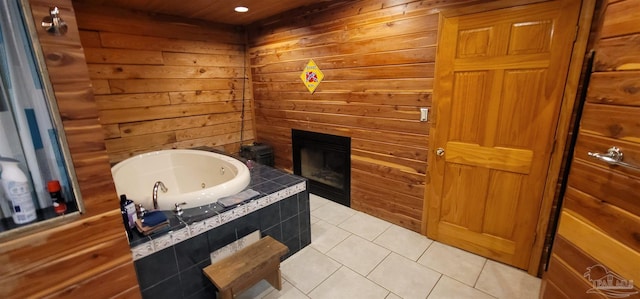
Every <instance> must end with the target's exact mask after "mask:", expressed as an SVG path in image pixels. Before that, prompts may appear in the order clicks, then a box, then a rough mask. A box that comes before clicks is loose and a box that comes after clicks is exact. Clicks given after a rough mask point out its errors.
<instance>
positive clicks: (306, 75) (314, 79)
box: [300, 59, 324, 93]
mask: <svg viewBox="0 0 640 299" xmlns="http://www.w3.org/2000/svg"><path fill="white" fill-rule="evenodd" d="M300 79H302V82H304V85H305V86H306V87H307V89H308V90H309V92H310V93H313V92H314V91H315V90H316V87H318V85H320V82H321V81H322V79H324V74H323V73H322V71H321V70H320V68H319V67H318V66H317V65H316V63H315V62H314V61H313V59H309V63H307V66H305V67H304V71H302V74H300Z"/></svg>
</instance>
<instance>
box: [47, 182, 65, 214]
mask: <svg viewBox="0 0 640 299" xmlns="http://www.w3.org/2000/svg"><path fill="white" fill-rule="evenodd" d="M47 189H48V190H49V194H50V195H51V200H53V210H54V211H55V212H56V214H58V215H62V214H64V212H66V211H67V203H66V202H65V201H64V198H63V197H62V193H61V191H60V182H58V181H49V182H48V183H47Z"/></svg>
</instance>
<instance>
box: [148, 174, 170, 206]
mask: <svg viewBox="0 0 640 299" xmlns="http://www.w3.org/2000/svg"><path fill="white" fill-rule="evenodd" d="M158 187H160V190H162V192H163V193H166V192H167V191H168V190H169V189H167V187H166V186H165V185H164V183H163V182H162V181H157V182H156V183H155V184H153V195H152V197H151V199H153V209H154V210H157V209H158Z"/></svg>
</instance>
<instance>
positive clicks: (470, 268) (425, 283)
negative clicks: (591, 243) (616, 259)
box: [237, 195, 540, 299]
mask: <svg viewBox="0 0 640 299" xmlns="http://www.w3.org/2000/svg"><path fill="white" fill-rule="evenodd" d="M310 199H311V201H310V204H311V238H312V242H311V245H310V246H307V247H306V248H304V249H303V250H301V251H300V252H298V253H296V254H295V255H293V256H291V257H290V258H289V259H287V260H286V261H284V262H283V263H282V265H281V271H282V278H283V288H282V290H281V291H277V290H276V289H274V288H272V287H271V286H270V285H269V284H268V283H267V282H265V281H262V282H260V283H258V284H257V285H255V286H254V287H253V288H251V289H249V290H247V291H246V292H244V293H242V294H240V295H239V296H237V298H243V299H248V298H265V299H271V298H294V299H297V298H330V299H338V298H349V299H351V298H367V299H368V298H387V299H395V298H429V299H434V298H447V299H452V298H474V299H484V298H520V299H526V298H538V291H539V288H540V279H538V278H536V277H533V276H530V275H528V274H527V273H526V272H524V271H521V270H518V269H515V268H512V267H509V266H505V265H503V264H500V263H497V262H494V261H491V260H487V259H485V258H483V257H481V256H477V255H474V254H471V253H468V252H466V251H463V250H460V249H457V248H454V247H450V246H447V245H444V244H441V243H438V242H435V241H433V240H430V239H428V238H426V237H425V236H422V235H420V234H417V233H415V232H412V231H409V230H407V229H404V228H401V227H399V226H397V225H394V224H391V223H389V222H386V221H383V220H380V219H378V218H375V217H372V216H369V215H367V214H364V213H361V212H358V211H355V210H352V209H349V208H347V207H344V206H342V205H339V204H336V203H334V202H332V201H329V200H326V199H324V198H321V197H318V196H315V195H311V198H310Z"/></svg>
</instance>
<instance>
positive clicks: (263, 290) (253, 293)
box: [235, 280, 276, 299]
mask: <svg viewBox="0 0 640 299" xmlns="http://www.w3.org/2000/svg"><path fill="white" fill-rule="evenodd" d="M272 291H276V289H275V288H273V287H272V286H271V285H270V284H269V283H268V282H267V281H266V280H261V281H260V282H258V283H257V284H255V285H254V286H252V287H251V288H249V289H248V290H246V291H244V292H242V293H240V294H237V295H236V296H235V298H236V299H254V298H263V297H264V296H266V295H267V294H269V293H271V292H272Z"/></svg>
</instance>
